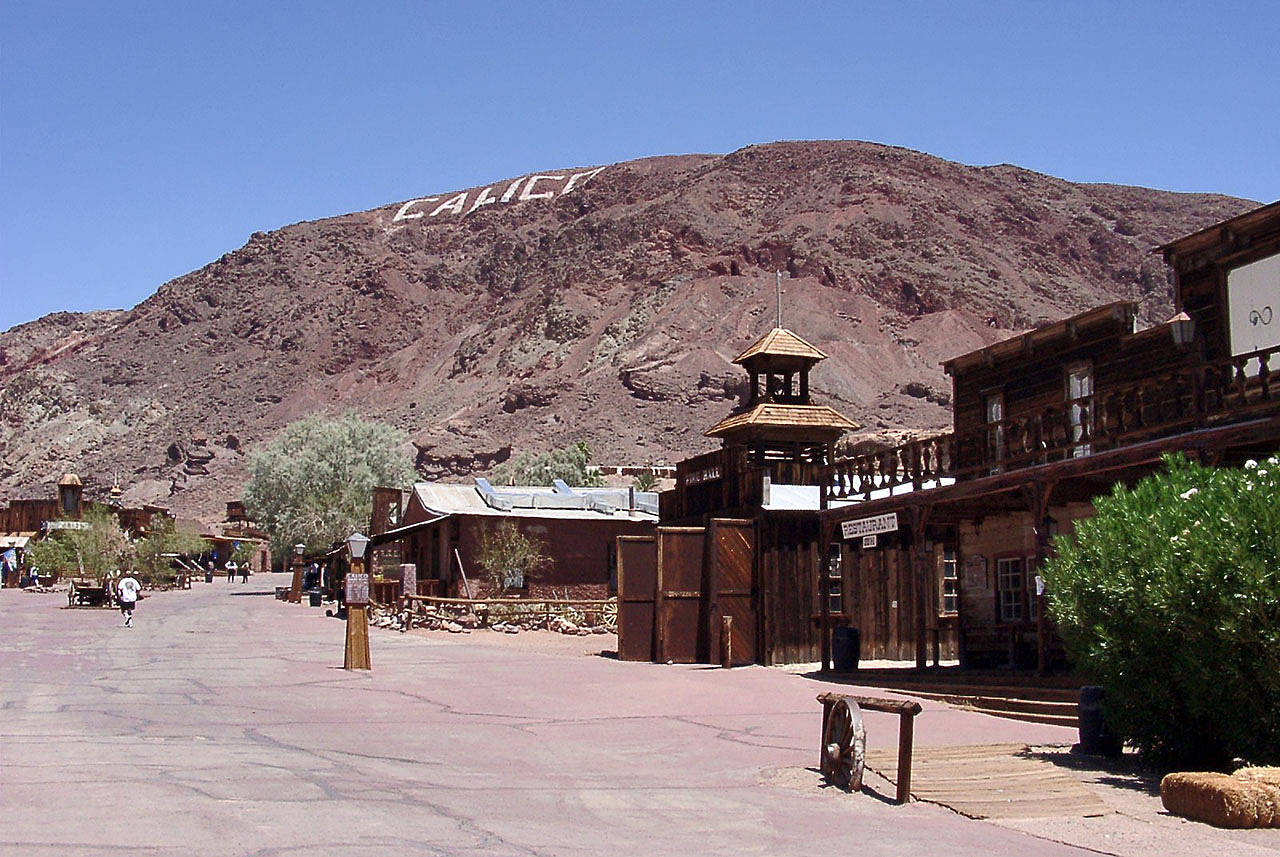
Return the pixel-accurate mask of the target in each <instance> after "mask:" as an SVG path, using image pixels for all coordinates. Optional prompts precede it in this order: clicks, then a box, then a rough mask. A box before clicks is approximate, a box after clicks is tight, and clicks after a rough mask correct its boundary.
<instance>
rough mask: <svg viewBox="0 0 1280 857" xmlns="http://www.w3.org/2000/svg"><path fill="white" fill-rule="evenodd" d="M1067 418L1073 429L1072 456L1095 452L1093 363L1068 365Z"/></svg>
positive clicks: (1077, 456) (1076, 456) (1078, 456)
mask: <svg viewBox="0 0 1280 857" xmlns="http://www.w3.org/2000/svg"><path fill="white" fill-rule="evenodd" d="M1067 418H1068V420H1069V423H1070V429H1071V456H1072V458H1081V457H1083V456H1086V455H1089V454H1090V453H1092V452H1093V444H1092V443H1091V440H1092V438H1093V364H1092V363H1073V364H1072V365H1070V366H1068V367H1067Z"/></svg>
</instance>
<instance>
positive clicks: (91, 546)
mask: <svg viewBox="0 0 1280 857" xmlns="http://www.w3.org/2000/svg"><path fill="white" fill-rule="evenodd" d="M80 523H81V524H84V525H86V526H85V527H84V528H83V529H75V530H55V531H54V533H53V535H52V536H50V537H49V538H47V539H44V540H42V541H39V542H35V543H34V544H33V545H31V548H30V550H29V551H28V555H29V556H30V564H32V565H36V566H38V567H39V568H42V569H44V570H45V571H50V572H52V571H60V572H63V573H72V574H74V575H75V576H77V577H92V578H95V579H97V580H99V581H101V580H103V579H104V578H106V577H107V576H109V575H110V574H111V573H112V572H113V571H115V570H116V569H118V568H120V566H122V565H128V564H129V560H130V558H131V554H132V545H131V544H130V542H129V536H128V535H127V534H126V533H125V531H124V530H122V529H120V524H119V522H118V521H117V520H116V516H115V515H114V514H113V513H112V512H110V511H109V510H107V509H103V508H100V507H97V506H92V507H90V508H89V509H88V510H87V511H86V512H85V514H84V516H83V518H82V519H81V521H80Z"/></svg>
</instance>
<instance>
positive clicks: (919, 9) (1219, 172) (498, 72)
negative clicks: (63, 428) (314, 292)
mask: <svg viewBox="0 0 1280 857" xmlns="http://www.w3.org/2000/svg"><path fill="white" fill-rule="evenodd" d="M1277 45H1280V3H1272V2H1265V0H1258V2H1256V3H1232V2H1219V3H1212V4H1210V3H1176V2H1170V3H1155V2H1151V3H1146V2H1128V3H1115V2H1111V3H1090V2H1072V3H1048V2H1044V3H1041V2H1035V0H1023V2H1016V3H1000V2H991V3H973V4H967V3H960V2H953V3H941V2H939V3H911V2H893V3H859V2H845V3H803V2H783V0H774V2H765V3H755V2H742V0H740V2H724V3H712V2H693V0H686V2H675V3H662V2H655V3H621V2H597V3H585V2H584V3H550V2H548V3H539V2H524V3H460V2H453V3H432V2H418V3H398V2H390V1H389V0H388V2H374V3H351V2H342V3H327V2H308V3H301V2H279V0H273V2H269V3H260V2H254V3H247V2H246V3H215V2H208V3H200V4H182V3H171V2H162V3H143V2H119V3H111V4H108V3H78V2H58V3H52V2H35V3H30V2H17V0H0V329H4V328H8V327H10V326H12V325H14V324H18V323H21V322H24V321H29V320H31V319H33V318H36V317H38V316H40V315H43V314H45V313H48V312H54V311H58V310H64V309H65V310H77V311H79V310H90V309H101V308H116V307H129V306H133V305H134V304H136V303H138V302H139V301H141V300H143V299H144V298H146V297H147V296H148V295H150V294H151V293H152V292H153V291H154V290H155V289H156V287H157V286H159V285H160V284H161V283H163V282H164V281H166V280H168V279H171V278H173V277H176V276H178V275H180V274H183V273H185V272H187V271H190V270H193V269H195V268H199V267H201V266H202V265H204V264H206V263H208V262H209V261H211V260H213V259H216V258H217V257H218V256H220V255H222V254H223V253H224V252H227V251H228V250H232V249H234V248H236V247H239V246H241V245H242V244H243V243H244V242H245V241H246V240H247V239H248V237H249V235H250V233H252V232H254V231H256V230H270V229H274V228H277V227H279V226H283V225H285V224H287V223H292V222H296V221H299V220H310V219H315V218H321V217H327V216H331V215H336V214H342V213H345V212H348V211H357V210H361V209H365V208H371V207H374V206H377V205H381V204H385V203H388V202H392V201H395V200H401V199H408V198H410V197H413V196H417V195H421V194H424V193H431V192H439V191H446V190H450V189H461V188H465V187H469V186H474V185H478V184H483V183H486V182H490V181H494V180H498V179H502V178H505V177H508V176H516V175H519V174H523V173H529V172H533V171H536V170H539V169H550V168H555V167H562V166H576V165H586V164H602V163H612V162H615V161H621V160H627V159H630V158H636V157H643V156H647V155H659V154H671V153H682V152H727V151H732V150H734V149H737V148H740V147H742V146H745V145H748V144H751V143H759V142H768V141H772V140H782V139H817V138H823V139H826V138H841V139H860V140H873V141H876V142H881V143H889V144H894V145H900V146H907V147H910V148H913V149H919V150H922V151H926V152H930V153H932V154H935V155H939V156H941V157H944V158H948V159H952V160H957V161H962V162H965V163H973V164H992V163H1013V164H1018V165H1020V166H1024V167H1028V168H1030V169H1035V170H1040V171H1043V172H1046V173H1051V174H1053V175H1057V176H1061V177H1063V178H1067V179H1072V180H1076V181H1103V182H1120V183H1125V184H1138V185H1146V186H1150V187H1158V188H1164V189H1168V190H1178V191H1212V192H1218V193H1225V194H1232V195H1236V196H1243V197H1248V198H1251V199H1256V200H1260V201H1263V202H1270V201H1274V200H1276V199H1280V84H1278V83H1277V81H1280V60H1278V59H1277V57H1278V56H1280V51H1277Z"/></svg>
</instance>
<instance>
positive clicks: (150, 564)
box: [133, 516, 209, 583]
mask: <svg viewBox="0 0 1280 857" xmlns="http://www.w3.org/2000/svg"><path fill="white" fill-rule="evenodd" d="M208 549H209V543H208V542H207V541H205V540H204V539H202V538H200V537H199V536H197V535H195V534H193V533H182V532H178V530H177V528H176V527H175V526H174V521H173V519H172V518H168V517H163V516H158V517H156V518H154V519H152V528H151V532H150V533H148V534H147V535H146V536H144V537H143V538H141V539H139V540H138V541H137V542H135V543H134V545H133V561H134V568H135V570H136V571H137V572H138V577H139V579H140V580H142V582H144V583H154V582H156V581H158V580H159V579H161V578H165V577H169V576H170V565H171V562H172V555H173V554H179V555H183V556H188V557H195V556H199V555H200V554H202V553H204V552H205V551H207V550H208Z"/></svg>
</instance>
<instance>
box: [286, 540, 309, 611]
mask: <svg viewBox="0 0 1280 857" xmlns="http://www.w3.org/2000/svg"><path fill="white" fill-rule="evenodd" d="M306 549H307V546H306V545H304V544H302V543H301V542H299V543H298V544H296V545H294V546H293V581H292V582H291V584H290V585H289V601H290V602H291V603H293V604H301V603H302V552H303V551H305V550H306Z"/></svg>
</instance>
